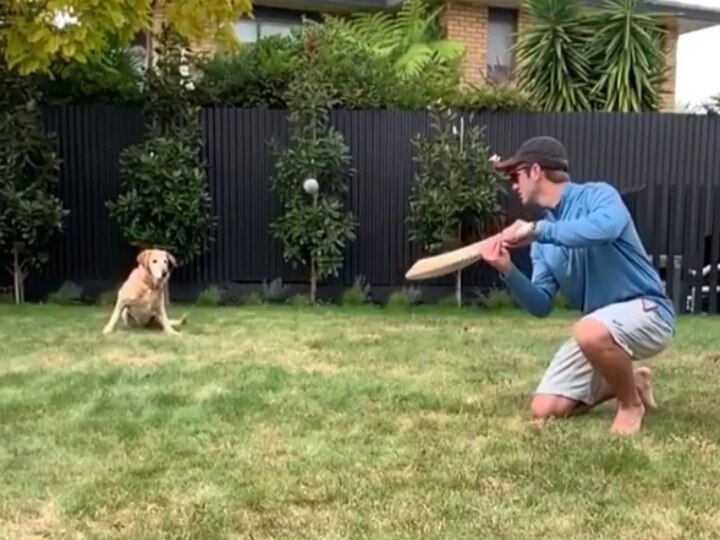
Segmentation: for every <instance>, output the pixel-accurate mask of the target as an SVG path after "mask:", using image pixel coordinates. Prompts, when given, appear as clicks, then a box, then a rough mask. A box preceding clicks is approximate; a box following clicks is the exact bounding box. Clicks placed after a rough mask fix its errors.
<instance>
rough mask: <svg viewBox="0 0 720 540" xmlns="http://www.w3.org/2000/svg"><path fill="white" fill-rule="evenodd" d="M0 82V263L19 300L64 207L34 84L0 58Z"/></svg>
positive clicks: (42, 261)
mask: <svg viewBox="0 0 720 540" xmlns="http://www.w3.org/2000/svg"><path fill="white" fill-rule="evenodd" d="M0 84H1V85H2V88H3V89H2V92H1V93H0V263H2V266H3V267H4V268H8V269H9V270H10V274H11V275H12V276H13V289H14V292H15V301H16V303H18V304H21V303H23V302H24V301H25V286H24V284H25V279H26V278H27V276H28V274H29V272H31V271H32V270H33V269H39V268H40V267H41V266H42V265H43V264H45V262H46V261H47V259H48V255H47V252H46V249H47V246H48V244H49V242H50V240H51V239H52V237H53V236H54V235H55V234H56V233H59V232H61V231H62V230H63V221H64V219H65V217H66V216H67V214H68V213H69V212H68V211H67V210H65V209H64V208H63V205H62V201H61V200H60V199H59V198H58V197H57V196H56V195H55V194H54V191H55V185H56V183H57V181H58V171H59V168H60V160H59V159H58V158H57V156H56V154H55V143H56V141H55V137H54V135H51V134H48V133H46V132H45V130H44V129H43V125H42V118H41V116H40V111H39V109H38V107H37V95H36V92H35V89H34V88H32V86H31V85H30V83H29V81H28V79H26V78H24V77H20V76H19V75H18V74H17V73H16V72H14V71H12V70H10V69H9V68H8V67H7V66H6V65H5V64H4V62H3V61H0Z"/></svg>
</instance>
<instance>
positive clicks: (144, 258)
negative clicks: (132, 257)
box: [137, 249, 150, 267]
mask: <svg viewBox="0 0 720 540" xmlns="http://www.w3.org/2000/svg"><path fill="white" fill-rule="evenodd" d="M137 262H138V264H139V265H140V266H145V267H147V266H148V264H149V262H150V250H149V249H143V250H142V251H141V252H140V253H138V256H137Z"/></svg>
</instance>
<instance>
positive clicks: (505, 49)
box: [235, 0, 720, 110]
mask: <svg viewBox="0 0 720 540" xmlns="http://www.w3.org/2000/svg"><path fill="white" fill-rule="evenodd" d="M583 1H585V3H587V4H588V5H600V4H601V3H602V0H583ZM401 3H402V0H257V1H254V2H253V18H252V19H247V20H241V21H238V22H237V23H236V24H235V32H236V35H237V36H238V38H239V39H240V40H241V41H242V42H245V43H248V42H254V41H256V40H257V39H260V38H263V37H265V36H269V35H274V34H285V33H288V32H290V30H291V28H293V27H294V26H296V25H299V24H300V21H301V20H302V17H303V16H306V17H311V18H319V16H320V13H322V12H326V13H347V12H351V11H353V10H358V9H363V10H368V9H369V10H374V9H394V8H397V7H398V6H399V5H400V4H401ZM520 5H521V0H446V6H445V9H444V12H443V15H442V17H443V19H442V23H443V24H442V26H443V28H444V31H445V35H446V37H447V38H448V39H452V40H455V41H459V42H461V43H463V44H464V45H465V46H466V51H467V53H466V61H465V80H466V81H468V82H470V83H473V84H482V83H483V82H484V81H486V80H487V79H491V80H492V79H494V80H497V79H502V78H504V77H507V75H508V74H509V73H510V71H511V69H512V67H511V66H512V57H511V54H510V48H511V46H512V44H513V42H514V39H515V36H516V34H517V33H520V32H522V31H523V28H524V27H527V25H529V24H530V23H531V21H530V17H529V16H528V14H527V13H525V12H524V11H523V10H522V9H520V7H519V6H520ZM650 7H651V9H654V10H661V11H662V12H663V13H666V14H667V22H666V29H667V30H668V32H669V36H670V39H669V40H668V42H667V50H666V54H667V59H668V68H669V71H668V78H667V80H666V82H665V84H664V85H663V88H662V91H661V96H662V100H663V108H664V109H666V110H672V109H673V108H674V107H675V61H676V54H677V40H678V37H679V36H680V35H682V34H684V33H687V32H693V31H695V30H700V29H703V28H707V27H710V26H715V25H718V24H720V7H717V8H708V7H700V6H695V5H691V4H689V3H681V2H679V1H673V0H650Z"/></svg>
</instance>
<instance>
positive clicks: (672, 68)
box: [660, 23, 678, 111]
mask: <svg viewBox="0 0 720 540" xmlns="http://www.w3.org/2000/svg"><path fill="white" fill-rule="evenodd" d="M666 30H667V36H666V42H665V61H666V68H667V73H666V75H665V77H666V78H665V81H664V82H663V85H662V87H661V88H660V100H661V109H662V110H664V111H674V110H675V75H676V64H677V58H676V56H677V41H678V28H677V24H676V23H671V24H668V25H667V26H666Z"/></svg>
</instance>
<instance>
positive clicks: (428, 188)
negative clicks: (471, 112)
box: [408, 109, 500, 307]
mask: <svg viewBox="0 0 720 540" xmlns="http://www.w3.org/2000/svg"><path fill="white" fill-rule="evenodd" d="M431 119H432V123H431V128H432V131H433V132H434V134H435V136H434V137H423V136H421V135H418V136H417V137H415V138H414V139H413V145H414V146H415V148H416V155H415V157H414V158H413V160H414V161H415V162H416V163H417V164H418V170H417V173H416V175H415V182H414V184H413V187H412V190H411V194H410V214H409V216H408V225H409V229H410V240H411V241H417V242H420V243H421V244H422V246H423V249H424V250H425V251H426V252H430V253H433V252H437V251H441V250H447V249H451V248H455V247H459V246H460V245H462V244H463V243H465V241H467V240H468V239H471V238H472V239H474V238H477V237H478V236H481V235H484V234H487V231H488V229H489V228H490V227H493V225H494V223H493V222H494V220H495V218H496V216H497V214H498V212H499V210H500V208H499V204H498V189H499V182H498V177H497V174H496V173H495V170H494V169H493V167H492V164H491V163H490V155H489V152H488V148H487V146H486V144H485V141H484V138H483V134H482V130H481V129H480V128H479V127H477V126H472V127H471V128H470V129H465V123H464V120H463V119H461V120H460V122H457V118H456V115H455V114H454V113H453V112H452V111H450V110H443V109H437V110H435V111H434V112H433V113H432V114H431ZM455 296H456V300H457V305H458V307H460V306H462V271H461V270H459V271H458V272H456V274H455Z"/></svg>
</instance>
